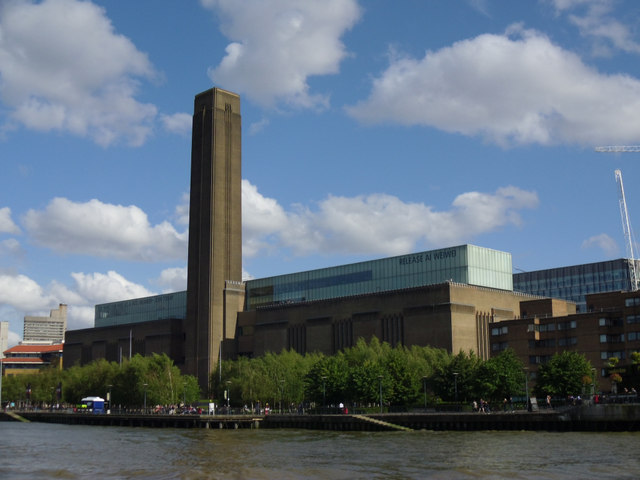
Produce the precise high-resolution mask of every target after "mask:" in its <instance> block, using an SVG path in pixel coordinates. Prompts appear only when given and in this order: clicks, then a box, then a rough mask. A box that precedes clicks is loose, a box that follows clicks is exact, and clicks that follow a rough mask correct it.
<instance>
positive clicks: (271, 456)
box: [0, 422, 640, 480]
mask: <svg viewBox="0 0 640 480" xmlns="http://www.w3.org/2000/svg"><path fill="white" fill-rule="evenodd" d="M89 478H90V479H184V480H191V479H193V480H195V479H283V480H288V479H331V480H341V479H387V478H389V479H470V480H471V479H473V480H477V479H551V480H557V479H572V480H576V479H580V480H584V479H600V480H602V479H638V478H640V433H547V432H431V431H416V432H325V431H310V430H286V429H282V430H269V429H258V430H248V429H241V430H214V429H211V430H204V429H153V428H132V427H97V426H82V425H55V424H45V423H13V422H0V479H3V480H4V479H10V480H14V479H18V480H19V479H39V480H41V479H65V480H67V479H71V480H73V479H89Z"/></svg>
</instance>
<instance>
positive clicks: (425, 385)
mask: <svg viewBox="0 0 640 480" xmlns="http://www.w3.org/2000/svg"><path fill="white" fill-rule="evenodd" d="M422 386H423V387H424V410H425V411H426V410H427V377H426V375H425V376H423V377H422Z"/></svg>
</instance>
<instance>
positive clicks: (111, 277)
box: [71, 271, 155, 304]
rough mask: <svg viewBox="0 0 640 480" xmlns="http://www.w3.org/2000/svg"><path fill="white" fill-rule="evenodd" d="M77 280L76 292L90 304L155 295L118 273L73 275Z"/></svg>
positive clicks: (76, 273) (77, 273) (78, 273)
mask: <svg viewBox="0 0 640 480" xmlns="http://www.w3.org/2000/svg"><path fill="white" fill-rule="evenodd" d="M71 276H72V277H73V279H74V280H75V291H77V292H78V294H79V295H81V296H82V297H83V298H85V299H86V300H87V302H88V303H90V304H97V303H109V302H119V301H120V300H128V299H130V298H140V297H148V296H151V295H155V293H154V292H151V291H149V290H147V289H146V288H145V287H143V286H142V285H139V284H137V283H133V282H131V281H129V280H127V279H126V278H124V277H123V276H122V275H120V274H119V273H117V272H114V271H109V272H107V274H106V275H105V274H104V273H92V274H86V273H81V272H75V273H72V274H71Z"/></svg>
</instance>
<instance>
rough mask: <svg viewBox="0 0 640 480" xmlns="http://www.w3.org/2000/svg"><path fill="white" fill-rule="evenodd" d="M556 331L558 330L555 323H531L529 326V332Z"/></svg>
mask: <svg viewBox="0 0 640 480" xmlns="http://www.w3.org/2000/svg"><path fill="white" fill-rule="evenodd" d="M555 330H556V324H555V323H543V324H540V325H536V324H535V323H531V324H529V326H527V332H554V331H555Z"/></svg>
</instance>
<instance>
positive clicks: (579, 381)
mask: <svg viewBox="0 0 640 480" xmlns="http://www.w3.org/2000/svg"><path fill="white" fill-rule="evenodd" d="M590 375H591V364H590V363H589V361H588V360H587V359H586V358H585V356H584V355H582V354H580V353H578V352H571V351H564V352H562V353H556V354H555V355H554V356H553V357H551V360H549V361H548V362H547V363H544V364H542V365H540V366H539V367H538V377H537V381H536V388H535V392H536V394H537V395H538V396H545V395H551V396H560V397H565V398H566V397H568V396H570V395H574V396H577V395H580V394H581V393H582V389H583V386H584V383H583V379H584V378H585V377H590Z"/></svg>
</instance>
